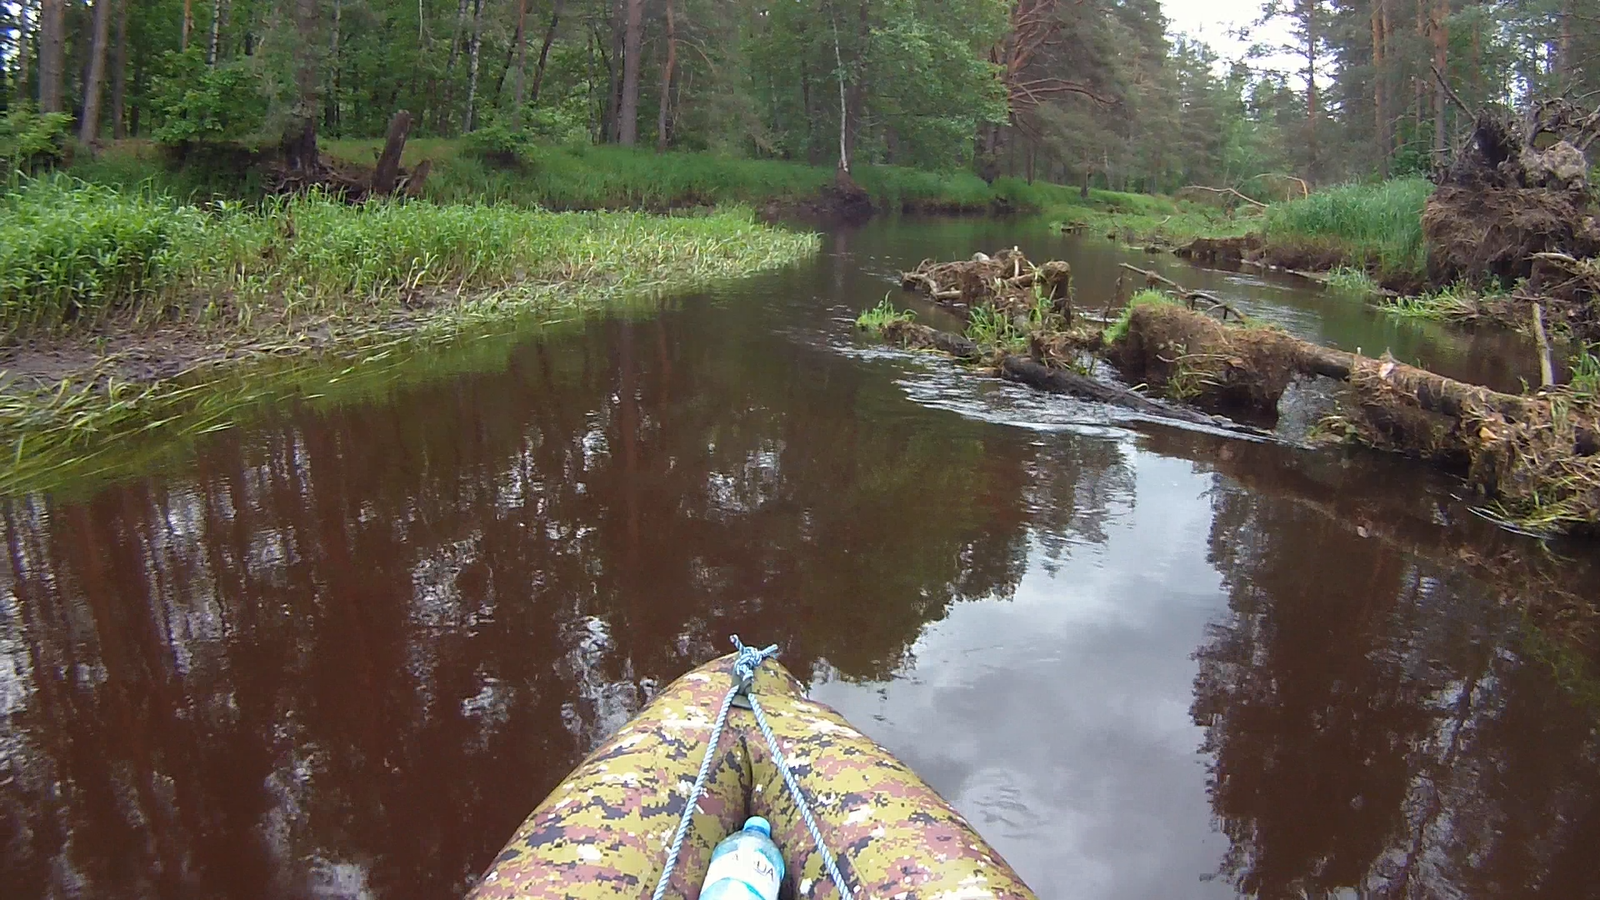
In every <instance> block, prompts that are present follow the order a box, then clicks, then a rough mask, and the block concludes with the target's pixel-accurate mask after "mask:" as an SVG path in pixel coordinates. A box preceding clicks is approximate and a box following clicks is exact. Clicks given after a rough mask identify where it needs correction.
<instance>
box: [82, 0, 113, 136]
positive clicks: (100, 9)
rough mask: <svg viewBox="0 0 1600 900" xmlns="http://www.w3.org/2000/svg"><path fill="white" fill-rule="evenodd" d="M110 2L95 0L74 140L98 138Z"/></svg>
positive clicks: (108, 36)
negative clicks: (81, 119)
mask: <svg viewBox="0 0 1600 900" xmlns="http://www.w3.org/2000/svg"><path fill="white" fill-rule="evenodd" d="M111 2H112V0H95V4H94V44H93V45H92V46H91V47H90V48H89V74H88V76H87V77H86V78H84V82H83V121H82V122H80V123H78V140H79V141H81V142H83V143H85V144H92V143H94V142H95V141H97V140H99V139H100V95H101V93H102V91H101V86H102V85H104V84H105V80H106V44H108V43H110V41H111Z"/></svg>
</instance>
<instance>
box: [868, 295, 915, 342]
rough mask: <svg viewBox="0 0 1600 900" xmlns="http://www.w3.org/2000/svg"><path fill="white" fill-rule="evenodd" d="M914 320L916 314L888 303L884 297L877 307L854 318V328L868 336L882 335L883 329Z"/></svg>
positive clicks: (887, 299)
mask: <svg viewBox="0 0 1600 900" xmlns="http://www.w3.org/2000/svg"><path fill="white" fill-rule="evenodd" d="M916 320H917V314H916V313H914V312H912V311H911V310H909V309H906V310H902V309H900V308H898V307H896V306H895V305H894V304H893V303H892V302H890V300H889V298H888V297H884V298H883V300H882V301H880V302H879V303H878V305H877V306H874V307H872V308H871V309H868V310H866V311H864V312H862V313H861V315H859V316H857V317H856V328H857V329H859V330H861V331H865V332H867V333H869V334H874V335H882V334H883V330H884V329H885V328H888V327H890V326H892V325H899V324H902V323H910V322H915V321H916Z"/></svg>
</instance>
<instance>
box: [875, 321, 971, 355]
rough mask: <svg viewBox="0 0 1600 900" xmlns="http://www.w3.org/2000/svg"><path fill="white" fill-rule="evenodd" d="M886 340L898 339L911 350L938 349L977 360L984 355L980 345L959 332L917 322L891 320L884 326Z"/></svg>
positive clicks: (901, 344)
mask: <svg viewBox="0 0 1600 900" xmlns="http://www.w3.org/2000/svg"><path fill="white" fill-rule="evenodd" d="M883 337H884V338H885V339H886V340H890V341H898V342H899V343H900V346H902V347H906V348H908V349H911V350H938V351H940V352H942V353H948V354H950V355H951V356H954V357H955V358H956V359H965V360H975V359H979V358H981V357H982V356H983V353H982V351H981V350H979V349H978V345H977V344H976V343H974V342H973V341H970V340H968V339H967V338H964V337H962V336H961V335H959V334H951V333H950V332H948V331H938V330H936V329H933V328H929V327H928V326H926V325H918V324H917V323H916V322H890V323H889V324H888V325H885V326H883Z"/></svg>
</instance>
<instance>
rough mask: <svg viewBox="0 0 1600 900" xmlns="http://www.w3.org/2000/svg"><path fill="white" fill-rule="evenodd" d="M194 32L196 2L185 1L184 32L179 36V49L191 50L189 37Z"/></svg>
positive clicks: (192, 0)
mask: <svg viewBox="0 0 1600 900" xmlns="http://www.w3.org/2000/svg"><path fill="white" fill-rule="evenodd" d="M193 32H194V0H183V30H182V31H181V32H180V33H179V35H178V49H179V50H188V49H189V35H190V34H192V33H193Z"/></svg>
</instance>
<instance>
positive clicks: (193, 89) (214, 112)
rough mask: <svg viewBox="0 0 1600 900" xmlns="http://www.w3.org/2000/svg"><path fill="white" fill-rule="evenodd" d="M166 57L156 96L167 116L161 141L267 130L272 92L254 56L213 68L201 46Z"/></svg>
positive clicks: (238, 136)
mask: <svg viewBox="0 0 1600 900" xmlns="http://www.w3.org/2000/svg"><path fill="white" fill-rule="evenodd" d="M163 62H164V64H165V67H166V71H165V73H164V74H162V75H160V76H158V77H157V78H156V79H155V84H154V86H153V89H152V95H153V96H152V100H151V104H152V106H153V107H154V108H155V111H156V114H157V116H158V117H159V119H160V121H161V124H160V125H159V126H158V127H157V128H156V129H155V132H154V136H155V139H156V140H157V141H160V142H161V143H163V144H183V143H190V142H196V141H205V142H213V143H217V142H223V141H240V140H244V139H247V138H251V137H254V136H256V135H257V134H259V133H260V132H261V131H262V128H263V126H264V125H265V124H266V119H267V106H268V104H267V95H266V93H265V91H264V83H263V81H262V77H261V75H260V73H259V72H257V71H256V68H255V64H254V61H253V58H251V57H245V58H243V59H238V60H235V61H233V62H229V63H223V64H220V65H218V66H216V67H215V68H212V67H210V66H207V65H206V62H205V57H204V56H203V55H202V53H201V51H200V49H199V48H198V47H195V48H191V49H189V50H187V51H185V52H183V53H168V54H167V55H166V56H165V57H164V59H163Z"/></svg>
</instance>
